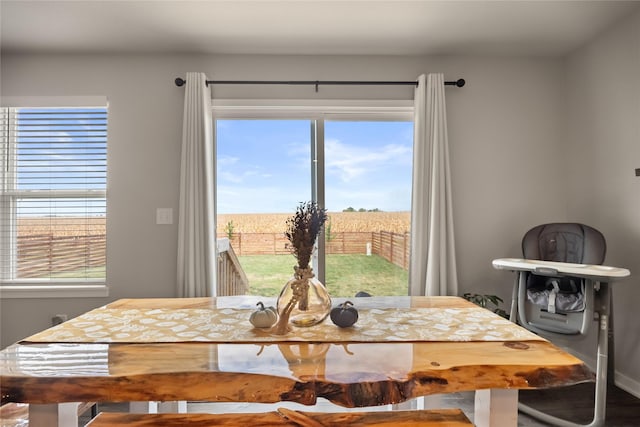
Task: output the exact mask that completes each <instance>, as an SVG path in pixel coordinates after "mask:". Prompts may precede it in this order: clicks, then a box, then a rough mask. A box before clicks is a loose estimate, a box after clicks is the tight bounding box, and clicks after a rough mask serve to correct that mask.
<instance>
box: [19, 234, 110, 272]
mask: <svg viewBox="0 0 640 427" xmlns="http://www.w3.org/2000/svg"><path fill="white" fill-rule="evenodd" d="M106 243H107V239H106V235H104V234H96V235H86V236H56V237H54V236H53V235H52V234H38V235H35V234H32V235H27V236H20V237H18V242H17V249H18V262H17V269H18V271H17V277H18V278H21V279H29V278H41V277H50V276H51V275H52V274H56V273H64V272H69V271H77V270H82V269H84V268H97V267H104V266H105V265H106V259H107V256H106V249H107V244H106Z"/></svg>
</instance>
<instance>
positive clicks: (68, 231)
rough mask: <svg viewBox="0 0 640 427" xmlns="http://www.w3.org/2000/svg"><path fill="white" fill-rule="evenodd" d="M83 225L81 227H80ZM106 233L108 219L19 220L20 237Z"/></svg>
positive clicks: (50, 218)
mask: <svg viewBox="0 0 640 427" xmlns="http://www.w3.org/2000/svg"><path fill="white" fill-rule="evenodd" d="M80 224H81V225H80ZM105 232H106V218H104V217H88V218H82V219H80V220H79V219H78V218H59V217H57V218H56V217H49V218H24V217H23V218H19V219H18V236H19V237H22V236H33V235H45V234H46V235H52V237H70V236H86V235H92V236H96V235H103V234H105Z"/></svg>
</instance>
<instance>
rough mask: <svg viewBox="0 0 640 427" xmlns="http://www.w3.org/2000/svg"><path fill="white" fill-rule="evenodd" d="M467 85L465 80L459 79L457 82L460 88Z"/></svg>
mask: <svg viewBox="0 0 640 427" xmlns="http://www.w3.org/2000/svg"><path fill="white" fill-rule="evenodd" d="M465 83H466V82H465V81H464V79H458V80H457V81H456V86H458V87H462V86H464V84H465Z"/></svg>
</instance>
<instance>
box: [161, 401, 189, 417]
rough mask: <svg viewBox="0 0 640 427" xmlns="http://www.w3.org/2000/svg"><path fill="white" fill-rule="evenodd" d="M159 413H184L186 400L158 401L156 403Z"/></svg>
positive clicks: (185, 411)
mask: <svg viewBox="0 0 640 427" xmlns="http://www.w3.org/2000/svg"><path fill="white" fill-rule="evenodd" d="M158 412H159V413H174V414H186V413H187V401H186V400H176V401H173V402H160V403H159V405H158Z"/></svg>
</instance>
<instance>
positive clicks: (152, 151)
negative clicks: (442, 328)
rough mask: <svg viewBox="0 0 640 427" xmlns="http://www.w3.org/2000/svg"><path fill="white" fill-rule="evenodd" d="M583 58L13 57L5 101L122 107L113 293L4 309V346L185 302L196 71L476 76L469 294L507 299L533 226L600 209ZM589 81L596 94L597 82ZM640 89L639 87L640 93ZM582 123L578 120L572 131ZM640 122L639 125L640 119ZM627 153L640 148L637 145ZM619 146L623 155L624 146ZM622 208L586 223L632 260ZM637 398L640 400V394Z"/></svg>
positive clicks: (301, 94)
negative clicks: (187, 177) (172, 216)
mask: <svg viewBox="0 0 640 427" xmlns="http://www.w3.org/2000/svg"><path fill="white" fill-rule="evenodd" d="M620 37H625V36H624V35H621V36H620ZM596 44H597V43H596ZM636 51H637V44H636ZM589 54H590V53H589V52H586V53H584V55H585V56H588V55H589ZM578 55H580V54H577V56H578ZM623 56H624V55H623ZM580 60H581V59H580V58H576V59H575V60H574V61H569V63H567V62H566V60H565V59H560V58H559V59H539V58H525V57H523V58H501V57H495V58H491V57H446V56H441V57H369V56H362V57H337V56H333V57H332V56H320V57H304V56H269V55H254V56H244V55H243V56H197V55H111V56H104V55H102V56H92V55H82V56H46V55H3V56H2V62H1V80H0V84H1V90H2V95H3V96H42V95H52V96H53V95H55V96H59V95H104V96H107V97H108V99H109V158H108V168H109V181H108V224H107V227H108V228H107V230H108V231H107V232H108V236H107V239H108V249H107V263H108V265H107V280H108V285H109V288H110V296H109V297H108V298H74V299H62V298H53V299H46V300H45V299H6V300H2V301H0V309H1V321H2V326H1V334H2V346H3V347H4V346H7V345H9V344H11V343H12V342H15V341H16V340H19V339H21V338H23V337H25V336H27V335H29V334H31V333H34V332H36V331H38V330H41V329H43V328H45V327H47V326H49V324H50V318H51V316H52V315H53V314H56V313H68V314H69V315H70V316H75V315H78V314H80V313H82V312H84V311H87V310H89V309H91V308H93V307H96V306H99V305H102V304H105V303H107V302H109V301H112V300H115V299H118V298H125V297H171V296H175V277H176V239H177V226H176V225H175V224H174V225H172V226H159V225H156V224H155V209H156V208H158V207H173V208H174V213H176V212H177V211H178V206H177V205H178V186H179V166H180V136H181V128H182V123H181V121H182V101H183V89H182V88H177V87H176V86H175V85H174V84H173V79H174V78H175V77H178V76H184V74H185V73H186V72H187V71H204V72H206V73H207V74H208V76H209V78H215V79H291V80H294V79H314V80H315V79H328V80H331V79H334V80H350V79H357V80H360V79H362V80H387V79H388V80H410V79H414V78H415V77H416V76H417V75H419V74H421V73H429V72H443V73H445V77H446V78H447V79H457V78H459V77H463V78H465V79H466V80H467V86H465V87H464V88H462V89H456V88H448V89H447V109H448V124H449V139H450V146H451V163H452V164H451V168H452V179H453V193H454V202H453V204H454V209H455V224H456V241H457V242H456V245H457V251H458V267H459V280H460V285H461V292H465V291H473V292H479V293H497V294H499V295H501V296H502V297H503V298H504V299H505V301H507V300H508V299H509V298H508V297H509V295H510V288H511V283H512V279H513V278H512V277H511V275H510V274H508V273H504V272H499V271H496V270H494V269H493V268H492V267H491V260H492V259H493V258H498V257H505V256H519V255H520V250H519V244H520V239H521V236H522V235H523V234H524V232H525V231H526V230H527V229H528V228H530V227H531V226H532V225H535V224H538V223H542V222H548V221H565V220H574V219H581V217H580V216H577V215H576V212H577V211H578V210H577V209H575V208H574V205H579V204H581V203H583V202H582V200H586V201H587V202H584V203H589V204H591V202H590V200H591V197H592V195H593V194H594V191H597V190H594V186H587V185H585V184H584V183H583V182H577V180H576V179H574V178H573V175H572V176H571V177H569V176H568V171H567V163H569V162H568V158H567V157H566V155H567V150H569V149H571V147H569V145H570V144H567V143H565V140H567V141H569V140H568V139H567V138H566V135H567V133H571V132H569V131H573V128H574V127H580V126H582V124H581V123H577V122H581V121H582V119H578V118H574V117H573V113H572V114H568V112H567V108H568V106H569V105H568V104H567V99H568V98H570V95H572V91H571V88H570V87H567V86H566V85H565V83H566V80H565V77H566V75H567V71H568V70H569V69H571V68H573V67H576V68H579V65H578V64H576V65H574V63H577V62H580ZM585 60H586V59H585ZM624 61H628V59H621V62H622V63H621V64H620V66H626V62H624ZM614 74H616V73H614V72H612V73H611V76H613V75H614ZM618 74H619V73H618ZM636 75H637V60H636ZM630 80H631V79H630ZM575 84H577V83H575ZM585 84H587V85H588V84H590V82H589V78H588V76H585ZM633 84H635V85H636V86H635V87H636V89H637V87H638V86H637V83H635V82H633ZM577 89H578V90H577V91H578V92H579V88H577ZM214 96H215V97H217V98H276V97H280V98H331V97H333V98H346V99H348V98H364V97H367V98H379V99H382V98H403V99H411V98H412V91H411V90H410V89H408V88H388V87H384V88H374V87H369V88H366V89H363V88H337V89H336V88H331V87H321V89H320V92H319V93H318V94H316V93H315V92H314V90H313V88H312V87H308V88H307V87H304V88H291V87H280V88H272V87H259V86H248V87H216V88H215V89H214ZM574 98H575V97H573V98H571V99H573V101H574V102H575V103H580V102H581V100H579V99H574ZM583 108H584V109H585V110H586V111H585V114H586V113H588V112H589V111H590V110H589V107H588V106H583ZM629 113H630V112H629ZM568 118H571V119H572V120H571V122H570V123H569V125H570V126H569V127H570V129H567V124H568V123H567V119H568ZM637 118H638V116H637V114H636V122H637ZM587 120H590V119H589V118H587ZM634 126H637V124H635V123H634ZM635 129H636V130H637V128H635ZM636 136H637V132H636ZM577 139H580V138H577ZM570 141H571V143H572V144H579V143H580V141H578V140H576V141H575V142H574V141H573V139H571V140H570ZM608 144H611V141H603V140H597V141H594V142H593V144H589V146H588V147H581V148H580V150H581V151H582V150H595V151H596V152H597V151H598V148H597V147H598V146H601V145H602V146H606V147H608V146H609V145H608ZM627 145H628V147H629V148H631V145H630V143H629V142H627ZM619 148H620V151H623V150H622V148H623V145H620V147H619ZM635 149H636V150H637V148H635ZM636 152H637V151H636ZM596 154H597V153H594V154H593V156H596ZM583 155H584V156H590V155H591V154H588V153H583ZM629 157H630V156H628V155H627V154H625V153H624V152H621V153H619V157H610V158H607V159H606V160H605V161H606V162H608V163H606V164H601V166H602V169H603V173H602V174H601V175H602V176H599V178H602V179H607V180H611V179H612V178H611V177H610V176H608V175H606V174H605V173H604V171H612V170H617V169H624V173H625V174H627V173H631V171H630V170H627V169H629V168H628V167H626V166H625V167H624V168H621V165H622V163H621V162H623V161H624V162H630V161H631V159H630V158H629ZM570 162H573V160H570ZM598 162H600V160H598ZM625 164H626V163H625ZM638 166H640V165H635V167H638ZM572 172H577V170H576V171H572ZM620 179H622V178H620ZM576 182H577V183H576ZM608 182H611V181H608ZM633 184H635V185H638V184H640V181H634V182H633V183H629V184H628V185H626V186H624V187H621V186H618V183H617V181H616V186H618V187H617V188H616V192H620V196H621V198H624V197H628V198H632V197H633V195H634V193H632V192H633V191H634V188H632V185H633ZM596 187H602V185H600V184H597V185H596ZM635 191H636V192H637V189H635ZM601 193H602V194H601V195H600V198H601V199H606V198H607V194H608V193H607V192H606V190H605V189H602V192H601ZM635 203H637V202H635ZM607 208H609V209H607ZM610 208H611V206H604V207H602V208H601V209H602V212H603V214H602V215H596V216H594V217H584V219H585V221H586V220H592V221H590V222H593V221H595V222H596V223H595V224H594V225H595V226H604V227H603V228H604V229H603V231H604V232H605V233H607V234H609V235H608V236H607V237H608V238H609V245H610V247H611V248H625V249H628V248H630V247H631V246H632V245H633V243H632V240H630V239H633V238H634V235H632V234H630V233H627V231H628V229H629V228H631V226H632V225H634V226H635V227H636V228H635V231H636V233H635V237H636V238H637V232H638V224H632V222H633V220H632V218H634V217H633V216H632V215H631V209H630V208H631V207H630V206H628V211H625V213H622V212H619V211H617V210H614V209H610ZM604 213H607V215H608V216H610V218H608V220H607V222H606V223H603V221H601V217H603V216H604ZM625 223H626V224H625ZM625 253H626V252H625V250H624V249H618V250H616V249H612V250H611V252H610V254H611V257H610V258H609V260H610V261H611V263H613V264H620V265H625V266H630V267H631V268H633V267H634V265H633V262H635V263H636V264H637V263H638V261H637V260H635V261H633V262H632V260H631V259H630V258H631V257H630V255H629V254H628V253H626V255H625ZM624 286H626V288H625V289H627V291H626V292H627V294H628V295H627V296H626V298H627V301H629V300H631V299H632V297H633V296H635V297H636V298H637V297H638V295H639V294H640V291H639V290H638V289H635V290H634V288H633V287H632V286H629V285H628V284H627V285H624ZM620 295H621V296H622V294H620ZM616 302H618V300H616ZM620 305H621V306H622V307H620V308H617V311H616V323H617V324H618V325H622V324H625V323H629V324H632V323H633V322H634V320H633V319H634V312H633V310H634V308H635V307H632V305H631V303H627V305H626V306H625V305H624V301H622V303H621V304H620ZM636 325H637V323H636ZM617 344H618V346H619V347H620V349H619V354H618V358H623V360H620V363H619V369H620V370H622V369H624V371H622V373H623V374H624V375H625V376H626V377H629V378H630V379H631V382H630V383H631V384H635V385H636V386H637V385H638V384H639V383H640V372H638V371H637V368H635V367H634V361H635V362H637V360H638V355H639V351H640V350H639V346H638V343H637V342H635V343H632V344H629V345H626V344H625V345H622V340H619V341H618V342H617ZM636 364H637V363H636ZM634 369H636V370H634ZM637 390H638V392H639V394H640V386H639V387H638V388H637Z"/></svg>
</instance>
